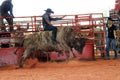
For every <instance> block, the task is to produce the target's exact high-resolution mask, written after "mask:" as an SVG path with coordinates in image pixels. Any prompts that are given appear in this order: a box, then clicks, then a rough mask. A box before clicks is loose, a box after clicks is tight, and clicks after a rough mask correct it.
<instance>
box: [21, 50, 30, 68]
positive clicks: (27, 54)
mask: <svg viewBox="0 0 120 80" xmlns="http://www.w3.org/2000/svg"><path fill="white" fill-rule="evenodd" d="M29 55H30V53H29V51H28V50H25V52H24V53H23V55H22V57H21V59H20V62H19V67H20V68H22V67H23V64H24V62H25V59H26V58H27V57H28V56H29Z"/></svg>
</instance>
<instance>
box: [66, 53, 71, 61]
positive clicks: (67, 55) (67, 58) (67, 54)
mask: <svg viewBox="0 0 120 80" xmlns="http://www.w3.org/2000/svg"><path fill="white" fill-rule="evenodd" d="M65 54H66V62H68V61H69V57H70V54H69V51H65Z"/></svg>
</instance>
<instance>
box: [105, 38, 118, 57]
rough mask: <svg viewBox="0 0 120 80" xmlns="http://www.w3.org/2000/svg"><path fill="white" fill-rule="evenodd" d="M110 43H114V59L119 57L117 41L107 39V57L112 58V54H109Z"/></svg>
mask: <svg viewBox="0 0 120 80" xmlns="http://www.w3.org/2000/svg"><path fill="white" fill-rule="evenodd" d="M110 43H112V46H113V50H114V58H117V57H118V54H117V47H116V40H115V39H112V38H108V39H107V44H106V57H107V58H110V54H109V48H110Z"/></svg>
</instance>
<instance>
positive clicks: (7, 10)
mask: <svg viewBox="0 0 120 80" xmlns="http://www.w3.org/2000/svg"><path fill="white" fill-rule="evenodd" d="M1 16H2V17H3V18H5V19H6V20H7V22H8V24H9V27H10V31H11V32H12V31H13V18H14V16H13V4H12V0H5V1H3V2H2V4H1Z"/></svg>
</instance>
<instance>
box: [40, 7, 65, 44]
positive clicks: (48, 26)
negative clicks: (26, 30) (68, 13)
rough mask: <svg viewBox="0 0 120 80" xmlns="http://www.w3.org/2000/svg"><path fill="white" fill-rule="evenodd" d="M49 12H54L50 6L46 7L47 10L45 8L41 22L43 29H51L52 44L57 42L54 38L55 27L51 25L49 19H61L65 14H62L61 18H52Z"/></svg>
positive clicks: (55, 34)
mask: <svg viewBox="0 0 120 80" xmlns="http://www.w3.org/2000/svg"><path fill="white" fill-rule="evenodd" d="M51 13H54V12H53V11H52V10H51V9H50V8H48V9H47V10H45V13H44V14H43V16H42V24H43V28H44V31H52V41H53V44H56V43H59V42H58V41H57V40H56V36H57V27H55V26H53V25H52V24H51V21H56V20H61V19H62V18H64V17H65V16H63V17H62V18H52V17H51V16H50V15H51Z"/></svg>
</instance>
